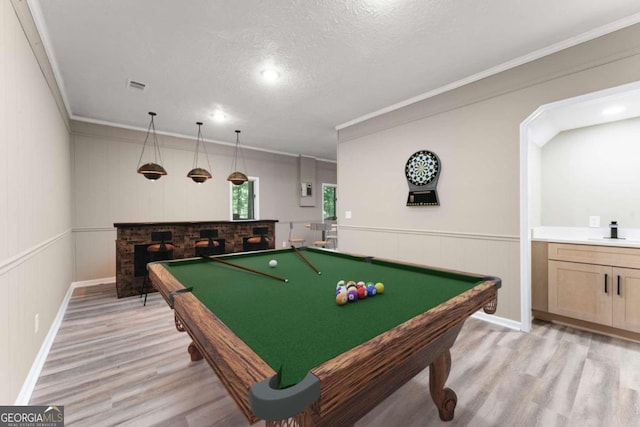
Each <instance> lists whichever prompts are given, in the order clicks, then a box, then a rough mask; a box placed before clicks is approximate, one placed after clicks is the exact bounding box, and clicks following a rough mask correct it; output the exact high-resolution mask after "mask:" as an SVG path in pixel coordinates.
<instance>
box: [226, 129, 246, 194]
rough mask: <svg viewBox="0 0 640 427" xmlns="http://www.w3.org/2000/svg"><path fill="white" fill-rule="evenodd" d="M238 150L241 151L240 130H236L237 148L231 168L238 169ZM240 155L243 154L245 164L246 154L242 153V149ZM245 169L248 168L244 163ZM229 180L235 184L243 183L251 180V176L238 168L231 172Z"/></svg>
mask: <svg viewBox="0 0 640 427" xmlns="http://www.w3.org/2000/svg"><path fill="white" fill-rule="evenodd" d="M238 151H240V131H239V130H237V131H236V149H235V151H234V153H233V164H232V165H231V170H234V169H236V166H237V163H238ZM240 155H241V156H242V163H243V164H244V156H243V155H242V151H240ZM244 170H247V165H246V164H244ZM227 181H229V182H231V183H232V184H233V185H242V184H244V183H245V182H247V181H249V177H247V175H246V174H244V173H242V172H240V171H238V170H237V169H236V170H235V171H234V172H231V173H230V174H229V176H228V177H227Z"/></svg>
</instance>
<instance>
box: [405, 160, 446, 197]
mask: <svg viewBox="0 0 640 427" xmlns="http://www.w3.org/2000/svg"><path fill="white" fill-rule="evenodd" d="M441 169H442V165H441V163H440V159H439V158H438V156H437V155H436V153H434V152H432V151H428V150H420V151H416V152H415V153H413V154H412V155H411V156H410V157H409V160H407V164H406V166H405V168H404V175H405V177H406V178H407V184H408V185H409V197H408V198H407V206H439V205H440V202H439V201H438V193H437V192H436V185H437V184H438V176H439V174H440V170H441Z"/></svg>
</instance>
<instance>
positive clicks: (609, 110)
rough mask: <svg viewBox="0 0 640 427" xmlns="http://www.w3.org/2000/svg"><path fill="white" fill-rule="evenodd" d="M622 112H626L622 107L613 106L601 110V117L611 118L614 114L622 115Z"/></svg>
mask: <svg viewBox="0 0 640 427" xmlns="http://www.w3.org/2000/svg"><path fill="white" fill-rule="evenodd" d="M624 110H626V108H625V106H624V105H614V106H612V107H608V108H605V109H604V110H602V115H603V116H613V115H614V114H619V113H622V112H623V111H624Z"/></svg>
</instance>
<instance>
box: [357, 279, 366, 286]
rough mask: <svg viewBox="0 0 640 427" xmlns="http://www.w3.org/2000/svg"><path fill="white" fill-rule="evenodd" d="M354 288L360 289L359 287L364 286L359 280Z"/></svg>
mask: <svg viewBox="0 0 640 427" xmlns="http://www.w3.org/2000/svg"><path fill="white" fill-rule="evenodd" d="M356 286H358V287H360V286H364V282H363V281H362V280H361V281H359V282H358V283H356Z"/></svg>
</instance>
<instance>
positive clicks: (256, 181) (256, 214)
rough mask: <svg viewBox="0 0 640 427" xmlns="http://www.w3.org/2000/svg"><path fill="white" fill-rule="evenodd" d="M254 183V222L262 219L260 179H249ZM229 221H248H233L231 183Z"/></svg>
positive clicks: (231, 185)
mask: <svg viewBox="0 0 640 427" xmlns="http://www.w3.org/2000/svg"><path fill="white" fill-rule="evenodd" d="M248 178H249V181H252V182H253V220H249V221H254V220H259V219H260V178H258V177H257V176H250V177H248ZM229 220H231V221H247V220H246V219H235V220H234V219H233V184H232V183H231V182H229Z"/></svg>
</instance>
